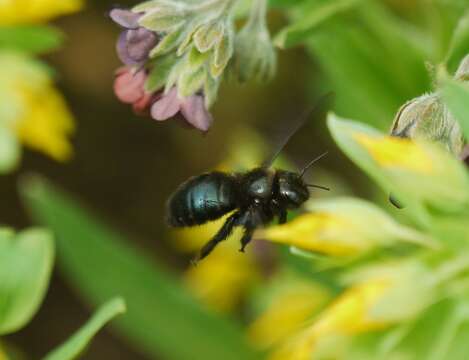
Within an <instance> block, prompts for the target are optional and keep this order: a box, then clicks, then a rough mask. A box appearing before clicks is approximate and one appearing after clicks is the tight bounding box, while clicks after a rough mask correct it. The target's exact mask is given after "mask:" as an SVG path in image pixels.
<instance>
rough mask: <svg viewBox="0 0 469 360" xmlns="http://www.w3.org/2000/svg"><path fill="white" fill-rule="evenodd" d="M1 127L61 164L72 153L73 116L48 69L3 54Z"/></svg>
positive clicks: (20, 58)
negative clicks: (70, 138) (70, 140)
mask: <svg viewBox="0 0 469 360" xmlns="http://www.w3.org/2000/svg"><path fill="white" fill-rule="evenodd" d="M0 81H1V84H0V94H2V95H3V96H2V102H1V103H0V125H2V124H4V125H5V126H6V127H7V128H9V129H10V130H11V131H13V132H14V133H16V134H17V136H18V138H19V139H20V140H21V142H23V143H24V144H25V145H26V146H29V147H31V148H33V149H35V150H38V151H41V152H43V153H45V154H47V155H49V156H51V157H52V158H54V159H56V160H58V161H64V160H67V159H68V158H69V157H70V156H71V154H72V147H71V145H70V143H69V141H68V138H67V137H68V135H70V134H71V133H72V132H73V130H74V123H73V118H72V115H71V113H70V112H69V110H68V107H67V105H66V103H65V100H64V99H63V97H62V95H61V94H60V93H59V92H58V91H57V89H56V88H55V87H54V84H53V83H52V80H51V79H50V77H49V74H48V71H47V69H45V68H44V67H43V66H42V65H40V64H38V63H36V62H35V61H34V60H31V59H29V58H27V57H25V56H22V55H19V54H13V53H3V54H1V55H0Z"/></svg>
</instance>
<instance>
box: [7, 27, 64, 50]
mask: <svg viewBox="0 0 469 360" xmlns="http://www.w3.org/2000/svg"><path fill="white" fill-rule="evenodd" d="M63 40H64V36H63V34H62V32H61V31H60V30H57V29H55V28H53V27H50V26H40V25H22V26H0V48H7V49H15V50H19V51H23V52H27V53H33V54H42V53H46V52H50V51H52V50H55V49H57V48H58V47H60V45H62V43H63Z"/></svg>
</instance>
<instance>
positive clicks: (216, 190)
mask: <svg viewBox="0 0 469 360" xmlns="http://www.w3.org/2000/svg"><path fill="white" fill-rule="evenodd" d="M331 96H332V95H331V94H328V95H325V96H323V97H322V98H321V100H320V101H319V103H318V105H316V106H315V107H314V108H313V110H312V112H308V113H307V114H308V115H311V113H315V114H316V113H320V112H321V113H325V111H324V107H325V106H323V105H326V104H327V103H328V102H329V100H330V98H331ZM308 118H309V116H304V120H303V121H301V122H300V123H299V125H298V126H297V127H296V128H295V129H294V130H293V131H292V132H291V133H290V135H289V136H288V137H287V138H286V139H285V140H284V141H283V143H282V144H281V146H280V147H279V149H278V150H277V151H276V152H275V153H274V154H273V155H272V156H271V157H270V159H269V160H267V161H265V162H264V163H263V164H262V165H261V166H259V167H257V168H255V169H252V170H250V171H247V172H244V173H225V172H220V171H213V172H208V173H205V174H202V175H199V176H195V177H192V178H190V179H188V180H187V181H186V182H184V183H182V184H181V185H180V186H179V188H178V189H177V190H176V191H175V192H174V193H173V194H172V195H171V197H170V198H169V200H168V203H167V221H168V224H169V225H170V226H172V227H178V228H179V227H191V226H196V225H202V224H205V223H207V222H209V221H213V220H216V219H219V218H221V217H222V216H224V215H226V214H228V213H231V215H230V216H229V217H228V218H227V219H226V221H225V222H224V224H223V225H222V227H221V228H220V229H219V230H218V232H217V233H216V234H215V235H214V236H213V237H212V239H210V240H209V241H208V242H207V243H206V244H205V245H204V246H203V247H202V249H201V250H200V252H199V254H198V256H197V257H196V259H195V260H194V261H195V262H197V261H199V260H202V259H204V258H205V257H207V256H208V255H209V254H210V253H211V252H212V251H213V249H214V248H215V247H216V246H217V245H218V244H219V243H220V242H221V241H223V240H225V239H227V238H228V237H229V236H230V234H231V233H232V232H233V229H234V228H235V227H242V228H243V229H244V233H243V236H242V238H241V248H240V251H241V252H244V251H245V248H246V246H247V245H248V244H249V243H250V242H251V240H252V237H253V234H254V232H255V230H256V229H257V228H259V227H264V226H266V225H268V224H269V223H270V222H272V221H273V220H274V219H275V218H277V219H278V223H279V224H283V223H285V222H286V221H287V213H288V211H289V210H294V209H298V208H300V207H301V205H302V204H303V203H304V202H306V201H307V200H308V199H309V198H310V191H309V189H310V188H318V189H323V190H329V189H328V188H327V187H323V186H320V185H314V184H307V183H306V182H305V181H304V180H303V176H304V175H305V174H306V171H307V170H308V169H309V168H310V167H311V166H312V165H313V164H314V163H315V162H316V161H318V160H319V159H321V158H322V157H324V156H325V155H326V154H327V153H324V154H322V155H320V156H318V157H316V158H315V159H314V160H312V161H311V162H309V163H308V164H307V165H306V166H305V167H304V168H303V169H302V170H301V171H300V172H294V171H287V170H282V169H275V168H273V167H272V165H273V162H274V161H275V159H276V158H277V157H278V155H279V154H280V153H281V151H282V150H283V148H284V147H285V146H286V144H287V143H288V141H289V140H290V138H291V137H292V136H293V135H294V134H295V133H297V132H298V131H299V129H300V128H301V127H302V126H303V125H304V123H305V121H306V119H308Z"/></svg>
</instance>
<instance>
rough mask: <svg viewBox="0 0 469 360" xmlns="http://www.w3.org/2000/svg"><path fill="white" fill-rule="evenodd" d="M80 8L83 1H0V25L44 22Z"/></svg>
mask: <svg viewBox="0 0 469 360" xmlns="http://www.w3.org/2000/svg"><path fill="white" fill-rule="evenodd" d="M82 7H83V0H0V25H17V24H30V23H39V22H45V21H48V20H50V19H52V18H54V17H56V16H60V15H65V14H69V13H73V12H76V11H78V10H80V9H81V8H82Z"/></svg>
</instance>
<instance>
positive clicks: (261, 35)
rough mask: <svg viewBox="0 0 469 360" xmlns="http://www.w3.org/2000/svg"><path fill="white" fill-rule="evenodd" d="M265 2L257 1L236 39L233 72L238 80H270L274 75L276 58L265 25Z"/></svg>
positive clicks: (263, 0) (262, 0)
mask: <svg viewBox="0 0 469 360" xmlns="http://www.w3.org/2000/svg"><path fill="white" fill-rule="evenodd" d="M265 12H266V1H265V0H258V1H257V2H256V3H255V4H254V6H253V9H252V13H251V17H250V19H249V20H248V22H247V23H246V25H245V26H244V28H243V29H242V30H241V31H240V32H239V34H238V35H237V37H236V47H235V48H236V50H235V60H234V70H235V72H236V75H237V77H238V79H239V80H240V81H241V82H245V81H247V80H249V79H252V78H254V79H257V80H259V81H267V80H270V79H271V78H272V77H273V75H274V74H275V70H276V65H277V57H276V52H275V49H274V47H273V44H272V41H271V38H270V34H269V30H268V29H267V26H266V23H265Z"/></svg>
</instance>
